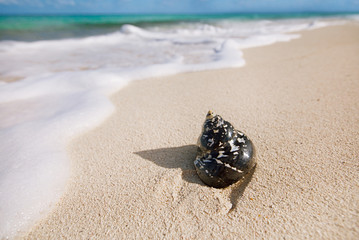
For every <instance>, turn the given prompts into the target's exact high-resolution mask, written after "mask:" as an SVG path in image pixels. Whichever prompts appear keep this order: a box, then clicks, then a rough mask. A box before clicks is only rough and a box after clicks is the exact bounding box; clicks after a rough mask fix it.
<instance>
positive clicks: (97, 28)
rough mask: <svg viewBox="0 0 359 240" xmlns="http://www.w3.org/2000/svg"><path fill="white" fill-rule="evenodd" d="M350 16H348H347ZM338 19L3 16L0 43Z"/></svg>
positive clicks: (308, 15) (305, 15)
mask: <svg viewBox="0 0 359 240" xmlns="http://www.w3.org/2000/svg"><path fill="white" fill-rule="evenodd" d="M346 15H347V14H346ZM335 16H337V17H339V16H343V14H341V13H330V14H329V13H296V14H253V13H245V14H238V13H236V14H234V13H232V14H207V15H206V14H200V15H186V14H182V15H181V14H177V15H163V14H161V15H154V14H149V15H78V16H72V15H71V16H70V15H62V16H45V15H44V16H37V15H28V16H0V40H20V41H36V40H44V39H63V38H74V37H75V38H76V37H84V36H92V35H101V34H107V33H111V32H115V31H118V30H119V28H120V27H121V26H122V25H123V24H132V25H135V26H139V27H142V28H146V27H150V26H155V25H171V24H176V23H179V22H211V21H215V20H221V19H232V20H242V21H249V20H259V19H289V18H311V17H321V18H323V17H335Z"/></svg>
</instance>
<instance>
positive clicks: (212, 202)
mask: <svg viewBox="0 0 359 240" xmlns="http://www.w3.org/2000/svg"><path fill="white" fill-rule="evenodd" d="M358 29H359V27H358V24H351V25H343V26H334V27H325V28H322V29H316V30H312V31H306V32H302V33H301V34H302V37H301V38H300V39H297V40H292V41H290V42H288V43H287V42H286V43H276V44H274V45H271V46H264V47H257V48H252V49H248V50H243V52H244V56H245V60H246V63H247V64H246V66H245V67H243V68H236V69H222V70H213V71H204V72H191V73H181V74H177V75H173V76H167V77H161V78H154V79H150V80H139V81H134V82H132V83H130V84H129V85H128V86H126V87H125V88H123V89H121V90H120V93H116V94H114V95H113V96H112V97H111V100H112V102H113V104H115V105H116V109H117V110H116V112H115V113H114V115H112V116H111V117H110V118H109V119H107V120H106V121H105V122H104V123H103V124H102V125H101V126H99V127H97V128H96V129H94V130H92V131H90V132H87V133H85V134H84V135H82V136H80V137H79V138H77V139H75V140H74V141H72V143H71V144H70V146H69V152H70V153H71V159H72V164H73V171H74V172H73V173H72V174H73V176H72V178H71V180H70V184H69V186H68V191H67V193H66V194H65V195H64V196H63V198H62V201H61V202H59V203H58V204H57V207H56V208H55V209H54V211H53V213H52V214H50V215H49V216H47V218H46V219H44V220H43V221H41V222H40V223H39V224H37V226H36V227H34V228H33V229H32V231H31V232H30V234H29V235H27V236H26V237H25V238H28V239H32V238H59V237H67V238H74V237H91V236H92V237H93V236H96V238H109V237H116V236H117V237H120V236H124V235H126V236H127V237H129V238H138V237H141V238H143V237H144V238H166V237H167V238H171V237H175V238H179V237H182V238H199V239H204V238H207V237H211V238H219V237H223V236H226V237H228V238H234V237H238V236H243V238H246V237H250V236H252V237H265V238H268V237H280V236H284V235H283V234H289V235H288V236H289V237H293V238H304V237H305V236H309V237H319V238H320V237H323V238H326V237H328V236H329V237H334V238H335V237H340V236H343V235H342V234H346V236H347V237H348V238H350V237H354V236H358V235H359V233H358V231H357V230H355V227H356V228H357V229H358V225H357V223H356V222H358V217H357V215H355V214H357V213H355V211H356V210H355V209H357V208H355V206H357V204H358V197H356V196H355V193H358V189H359V187H358V185H355V184H354V185H351V184H350V183H351V182H353V183H355V181H356V180H355V179H357V178H358V173H357V172H355V171H354V172H348V173H347V172H345V171H344V170H347V171H350V169H351V168H353V167H358V166H357V165H355V158H357V157H358V156H359V153H358V150H356V148H358V144H355V143H357V142H358V141H352V139H353V138H354V139H356V140H358V139H357V138H358V136H357V135H356V131H355V128H357V126H356V122H355V118H356V117H358V114H359V111H358V109H359V106H358V104H357V102H358V101H357V100H359V99H358V94H357V93H358V89H359V88H358V87H359V86H358V81H357V80H355V79H358V78H357V77H358V76H359V74H358V71H356V72H355V70H356V68H355V66H357V64H355V63H358V62H359V58H358V57H357V56H355V51H353V50H355V49H358V44H356V45H355V44H354V40H353V39H350V37H356V38H357V39H358V36H359V33H358ZM354 31H355V34H354ZM338 32H339V33H340V34H341V36H337V35H339V34H338ZM342 36H345V37H344V38H343V39H342ZM317 38H318V39H319V40H318V39H317ZM325 39H328V41H327V42H324V40H325ZM318 42H321V44H318ZM342 50H344V51H342ZM326 51H329V52H330V53H327V52H326ZM323 55H324V56H323ZM347 55H349V57H348V56H347ZM353 55H354V56H353ZM333 56H336V57H337V58H338V59H339V60H340V61H339V64H340V66H341V67H342V68H343V69H339V68H338V66H335V59H333V58H332V57H333ZM353 61H355V62H353ZM337 64H338V63H337ZM282 65H284V66H282ZM313 65H314V67H316V69H319V70H320V72H318V71H316V69H311V68H310V67H309V66H313ZM328 66H330V68H328ZM327 68H328V69H327ZM326 71H328V72H326ZM293 73H296V74H298V75H296V76H293ZM286 76H288V78H290V77H292V78H294V80H286V79H285V77H286ZM337 78H338V79H337ZM219 81H221V83H220V84H219ZM328 81H329V82H330V84H327V83H328ZM268 82H270V84H266V83H268ZM308 86H310V87H308ZM244 89H245V91H244ZM338 91H340V92H341V93H342V94H339V95H338ZM341 106H344V107H341ZM209 109H212V110H214V111H215V112H217V113H218V114H220V115H221V116H222V117H224V118H225V119H226V120H228V121H230V122H231V123H232V124H233V125H234V126H235V127H236V128H238V129H239V130H243V131H244V132H245V133H246V134H247V135H248V136H249V137H250V138H251V139H252V141H253V142H254V144H255V146H256V148H257V157H258V159H257V162H258V166H257V169H256V172H255V173H254V175H253V177H252V180H251V182H249V183H248V184H247V185H246V186H245V187H244V189H243V186H241V185H235V186H232V187H229V188H226V189H223V190H222V189H212V188H208V187H206V186H204V184H203V183H202V182H201V181H200V180H199V179H198V177H197V176H196V174H195V171H194V168H193V164H192V162H193V161H192V158H194V155H195V149H196V148H195V146H194V144H195V143H196V139H197V137H198V135H199V133H200V128H201V125H202V122H203V120H204V116H205V113H206V112H207V111H208V110H209ZM337 115H341V116H342V117H338V116H337ZM303 133H304V134H303ZM303 135H304V136H303ZM337 139H339V140H340V141H337ZM317 141H318V142H319V146H318V147H317V148H316V147H315V144H316V143H317ZM333 141H334V142H335V143H337V144H340V145H343V146H341V149H337V148H333V147H332V146H331V145H330V143H333ZM345 150H347V151H345ZM308 153H309V156H312V157H314V156H316V157H317V156H318V159H317V158H315V159H314V158H313V159H310V160H312V161H313V163H310V162H304V163H303V162H300V164H298V163H297V162H296V161H300V159H303V158H304V159H305V156H307V154H308ZM339 156H345V161H341V162H336V157H339ZM328 159H329V160H328ZM327 161H328V162H327ZM313 166H314V168H313ZM333 166H334V169H335V168H337V169H338V172H337V173H336V172H335V171H333ZM328 169H329V170H328ZM323 173H325V174H327V175H328V176H326V178H323ZM303 176H304V177H303ZM348 179H349V180H348ZM313 182H316V183H318V185H317V186H314V185H313ZM333 183H335V184H336V185H333ZM346 183H349V184H350V185H349V187H348V185H346ZM327 185H328V186H331V187H336V186H339V188H341V189H342V192H340V194H342V196H339V195H338V194H337V193H338V191H339V190H338V189H331V188H329V187H327ZM334 190H335V191H334ZM351 193H354V195H351ZM298 195H299V196H298ZM281 196H283V197H284V198H283V197H281ZM326 198H329V199H326ZM337 200H339V201H342V202H337ZM326 201H327V202H326ZM348 204H349V205H348ZM328 206H331V209H329V210H330V211H329V212H327V211H326V210H328V209H327V208H328ZM344 206H346V208H345V207H344ZM343 207H344V209H342V208H343ZM308 208H309V210H308ZM340 209H342V210H340ZM308 211H309V212H308ZM336 211H340V214H344V215H343V216H345V218H341V217H340V216H339V212H338V213H337V212H336ZM338 216H339V219H336V218H338ZM355 216H356V217H355ZM350 217H351V218H353V219H349V218H350ZM355 219H356V220H357V221H355ZM153 223H156V225H155V226H153ZM220 226H222V227H220ZM274 226H277V229H273V228H274ZM69 227H71V231H70V230H68V231H67V232H63V231H64V230H66V229H68V228H69ZM303 227H304V228H303ZM138 228H142V229H144V230H143V232H136V229H138ZM210 229H217V230H210ZM271 229H272V230H271ZM303 229H304V230H305V231H304V232H301V231H303ZM218 230H219V231H218ZM318 230H319V232H318ZM271 231H272V232H271ZM323 231H324V232H323ZM305 232H306V234H307V235H303V234H304V233H305ZM221 234H224V235H221ZM239 234H240V235H239Z"/></svg>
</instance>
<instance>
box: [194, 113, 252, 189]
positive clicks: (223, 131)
mask: <svg viewBox="0 0 359 240" xmlns="http://www.w3.org/2000/svg"><path fill="white" fill-rule="evenodd" d="M253 156H254V147H253V144H252V142H251V140H249V138H248V137H247V136H246V135H244V133H242V132H240V131H238V130H235V129H234V128H233V126H232V124H230V123H229V122H227V121H225V120H223V118H222V117H221V116H219V115H216V114H214V113H213V112H212V111H209V112H208V113H207V116H206V120H205V122H204V125H203V129H202V133H201V135H200V137H199V139H198V152H197V156H196V160H195V161H194V166H195V168H196V171H197V174H198V176H199V177H200V179H201V180H202V181H203V182H204V183H205V184H207V185H209V186H211V187H215V188H224V187H227V186H229V185H231V184H233V183H235V182H237V181H238V180H240V179H241V178H243V177H244V176H245V175H246V174H247V173H248V172H249V170H251V169H252V168H253V167H254V166H255V165H256V163H255V159H254V157H253Z"/></svg>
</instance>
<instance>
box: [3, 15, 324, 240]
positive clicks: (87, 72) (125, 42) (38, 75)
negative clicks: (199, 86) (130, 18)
mask: <svg viewBox="0 0 359 240" xmlns="http://www.w3.org/2000/svg"><path fill="white" fill-rule="evenodd" d="M327 24H328V23H325V22H322V21H314V22H313V20H296V21H295V20H290V21H289V20H288V21H284V20H282V21H252V22H238V21H219V22H216V23H214V25H209V24H203V23H183V24H179V25H178V26H172V27H171V28H166V27H153V28H150V29H141V28H139V27H135V26H131V25H124V26H123V27H122V28H121V29H120V31H119V32H116V33H113V34H109V35H103V36H95V37H87V38H82V39H67V40H53V41H38V42H28V43H26V42H14V41H4V42H0V56H1V57H0V74H1V75H2V76H3V77H10V78H11V77H23V78H24V79H23V80H21V81H18V82H14V83H1V82H0V83H1V84H0V114H1V117H0V142H1V145H0V146H1V147H0V180H1V181H0V238H7V237H9V238H12V237H14V236H15V235H16V234H19V232H20V231H26V230H28V229H29V227H31V226H32V225H33V224H34V223H35V221H37V220H38V219H39V218H41V217H43V216H44V215H45V214H46V213H47V212H48V211H49V209H51V207H52V206H54V204H55V203H56V202H57V201H58V200H59V198H60V197H61V195H62V194H63V191H64V189H65V186H66V181H67V179H68V178H69V165H70V164H69V159H68V157H67V155H66V151H65V147H66V144H68V142H69V141H70V139H72V138H73V137H75V136H76V135H78V134H79V133H81V132H84V131H86V130H89V129H91V128H93V127H94V126H96V125H98V124H100V123H101V122H102V121H103V120H104V119H105V118H106V117H108V116H109V115H111V113H112V112H113V110H114V107H113V105H112V104H111V102H110V101H109V98H108V96H109V95H110V94H112V93H114V92H115V91H118V90H119V89H121V88H122V87H123V86H125V85H126V84H127V83H128V82H129V81H132V80H135V79H141V78H148V77H155V76H163V75H169V74H175V73H179V72H186V71H199V70H206V69H216V68H224V67H240V66H243V65H245V61H244V58H243V55H242V52H241V51H240V50H241V49H244V48H249V47H255V46H263V45H267V44H272V43H275V42H278V41H289V40H291V39H294V38H298V37H299V35H298V34H293V33H289V32H293V31H300V30H306V29H313V28H315V27H322V26H325V25H327Z"/></svg>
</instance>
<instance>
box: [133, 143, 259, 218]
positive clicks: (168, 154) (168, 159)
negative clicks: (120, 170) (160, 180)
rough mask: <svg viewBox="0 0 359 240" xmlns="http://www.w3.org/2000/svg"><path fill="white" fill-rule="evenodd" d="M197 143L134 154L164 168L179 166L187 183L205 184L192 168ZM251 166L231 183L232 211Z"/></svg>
mask: <svg viewBox="0 0 359 240" xmlns="http://www.w3.org/2000/svg"><path fill="white" fill-rule="evenodd" d="M197 149H198V147H197V145H185V146H181V147H170V148H159V149H152V150H144V151H140V152H135V154H136V155H138V156H140V157H141V158H143V159H146V160H149V161H151V162H153V163H155V164H156V165H158V166H160V167H164V168H180V169H181V170H182V179H183V180H184V181H187V182H189V183H195V184H199V185H201V186H206V185H205V184H204V183H203V182H202V181H201V180H200V179H199V177H198V175H197V173H196V169H195V168H194V165H193V161H194V159H195V158H196V154H197ZM255 168H256V167H253V168H252V169H251V170H250V172H248V174H247V175H246V176H245V177H244V178H243V179H242V180H240V181H239V182H238V183H235V184H233V185H232V186H230V187H229V188H232V189H231V193H230V195H229V199H230V201H231V203H232V208H231V210H230V211H232V210H233V209H234V208H235V207H236V205H237V203H238V201H239V199H240V198H241V197H242V196H243V193H244V191H245V189H246V187H247V186H248V184H249V182H250V181H251V179H252V177H253V174H254V172H255Z"/></svg>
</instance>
